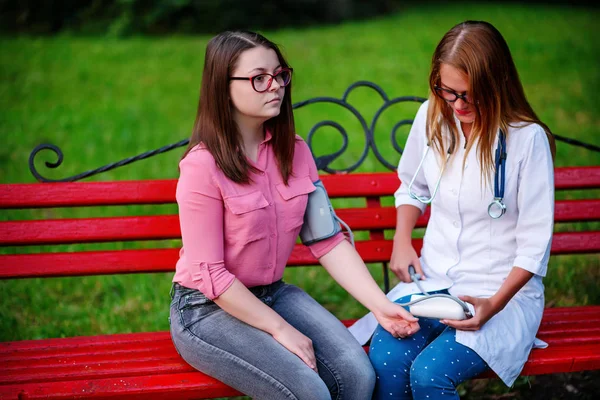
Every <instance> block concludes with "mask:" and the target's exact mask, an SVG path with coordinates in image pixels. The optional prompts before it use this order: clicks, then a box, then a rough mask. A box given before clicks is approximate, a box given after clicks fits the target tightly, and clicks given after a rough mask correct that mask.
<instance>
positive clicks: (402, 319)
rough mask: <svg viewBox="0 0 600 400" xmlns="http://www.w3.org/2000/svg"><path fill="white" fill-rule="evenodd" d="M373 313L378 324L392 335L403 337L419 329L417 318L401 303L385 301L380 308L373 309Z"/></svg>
mask: <svg viewBox="0 0 600 400" xmlns="http://www.w3.org/2000/svg"><path fill="white" fill-rule="evenodd" d="M373 315H374V316H375V318H376V319H377V322H379V325H381V326H382V327H383V329H385V330H386V331H388V332H389V333H391V334H392V336H394V337H399V338H405V337H407V336H410V335H413V334H415V333H416V332H418V331H419V329H421V327H420V326H419V322H418V321H419V320H418V319H417V318H415V317H414V316H413V315H412V314H411V313H409V312H408V311H406V310H405V309H404V307H402V306H401V305H399V304H396V303H393V302H391V301H389V302H387V303H386V304H385V306H383V307H382V308H380V309H378V310H375V311H373Z"/></svg>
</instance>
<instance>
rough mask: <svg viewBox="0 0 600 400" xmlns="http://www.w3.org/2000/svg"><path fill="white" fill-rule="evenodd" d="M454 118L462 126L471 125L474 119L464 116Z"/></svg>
mask: <svg viewBox="0 0 600 400" xmlns="http://www.w3.org/2000/svg"><path fill="white" fill-rule="evenodd" d="M456 117H457V118H458V120H459V121H460V122H462V123H463V124H472V123H473V122H475V118H473V117H471V116H470V115H467V116H464V117H463V116H460V115H457V116H456Z"/></svg>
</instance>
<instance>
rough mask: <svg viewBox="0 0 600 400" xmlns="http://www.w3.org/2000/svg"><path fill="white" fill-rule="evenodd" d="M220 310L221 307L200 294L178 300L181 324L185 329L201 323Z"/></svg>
mask: <svg viewBox="0 0 600 400" xmlns="http://www.w3.org/2000/svg"><path fill="white" fill-rule="evenodd" d="M220 309H221V307H219V306H218V305H217V304H216V303H215V302H213V301H212V300H210V299H208V298H207V297H206V296H205V295H203V294H202V293H194V294H188V295H185V296H182V297H181V298H180V299H179V314H180V316H181V324H182V325H183V326H184V327H185V328H189V327H190V326H192V325H194V324H196V323H198V322H200V321H202V320H203V319H204V318H206V317H208V316H209V315H211V314H213V313H215V312H217V311H219V310H220Z"/></svg>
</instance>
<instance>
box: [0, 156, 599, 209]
mask: <svg viewBox="0 0 600 400" xmlns="http://www.w3.org/2000/svg"><path fill="white" fill-rule="evenodd" d="M554 174H555V175H554V180H555V187H556V189H557V190H572V189H591V188H600V166H590V167H561V168H556V169H555V172H554ZM321 179H322V180H323V183H324V184H325V187H326V188H327V192H328V193H329V195H330V196H331V197H364V196H389V195H392V194H393V193H394V191H396V189H398V184H399V180H398V177H397V175H396V173H395V172H377V173H352V174H340V175H323V176H321ZM176 186H177V181H176V180H175V179H167V180H144V181H116V182H74V183H42V184H36V183H33V184H5V185H0V208H1V209H8V208H47V207H80V206H98V205H123V204H164V203H173V202H175V188H176Z"/></svg>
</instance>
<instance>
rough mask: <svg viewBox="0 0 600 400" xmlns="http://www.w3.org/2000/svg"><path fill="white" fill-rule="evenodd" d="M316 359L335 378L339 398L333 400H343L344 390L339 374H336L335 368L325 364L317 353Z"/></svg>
mask: <svg viewBox="0 0 600 400" xmlns="http://www.w3.org/2000/svg"><path fill="white" fill-rule="evenodd" d="M315 358H316V359H317V361H318V362H320V363H321V364H323V366H324V367H325V368H327V371H329V372H330V373H331V376H333V379H334V380H335V384H336V385H337V396H336V398H335V399H332V400H338V399H341V397H342V392H343V388H342V384H341V379H339V377H338V374H337V373H336V372H335V370H334V369H333V368H331V367H330V366H329V365H327V363H326V362H325V359H324V358H323V359H321V358H320V357H319V356H318V355H317V353H316V352H315Z"/></svg>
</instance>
